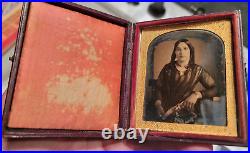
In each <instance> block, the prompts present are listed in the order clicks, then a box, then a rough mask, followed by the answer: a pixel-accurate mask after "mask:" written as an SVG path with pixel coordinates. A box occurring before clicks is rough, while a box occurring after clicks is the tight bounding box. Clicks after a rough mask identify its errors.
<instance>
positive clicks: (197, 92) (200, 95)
mask: <svg viewBox="0 0 250 153" xmlns="http://www.w3.org/2000/svg"><path fill="white" fill-rule="evenodd" d="M193 93H194V95H195V96H196V98H197V99H201V98H202V94H201V92H199V91H194V92H193Z"/></svg>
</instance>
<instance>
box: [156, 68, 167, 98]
mask: <svg viewBox="0 0 250 153" xmlns="http://www.w3.org/2000/svg"><path fill="white" fill-rule="evenodd" d="M164 77H165V68H163V69H162V70H161V72H160V74H159V76H158V79H157V81H156V100H161V101H162V87H163V82H164Z"/></svg>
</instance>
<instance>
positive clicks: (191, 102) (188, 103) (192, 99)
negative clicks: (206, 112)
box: [184, 92, 202, 111]
mask: <svg viewBox="0 0 250 153" xmlns="http://www.w3.org/2000/svg"><path fill="white" fill-rule="evenodd" d="M200 98H202V95H201V93H200V92H194V93H192V94H191V95H190V96H189V97H188V98H187V99H185V103H184V105H185V107H186V108H187V109H189V110H190V111H194V106H195V104H196V102H197V100H198V99H200Z"/></svg>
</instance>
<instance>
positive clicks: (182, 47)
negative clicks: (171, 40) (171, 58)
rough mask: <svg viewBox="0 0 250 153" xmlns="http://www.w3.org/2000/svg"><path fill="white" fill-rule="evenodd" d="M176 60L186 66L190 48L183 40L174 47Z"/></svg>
mask: <svg viewBox="0 0 250 153" xmlns="http://www.w3.org/2000/svg"><path fill="white" fill-rule="evenodd" d="M175 55H176V61H177V63H178V64H179V65H180V66H186V65H187V64H188V62H189V59H190V49H189V47H188V45H187V44H186V43H185V42H181V43H179V44H178V46H177V47H176V49H175Z"/></svg>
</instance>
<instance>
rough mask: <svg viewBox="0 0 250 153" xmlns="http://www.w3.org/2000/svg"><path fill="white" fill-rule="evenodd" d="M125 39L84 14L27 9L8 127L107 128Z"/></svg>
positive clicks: (42, 6) (114, 111) (114, 113)
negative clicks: (26, 19) (27, 13)
mask: <svg viewBox="0 0 250 153" xmlns="http://www.w3.org/2000/svg"><path fill="white" fill-rule="evenodd" d="M50 14H53V15H50ZM103 29H109V30H103ZM124 34H125V28H124V27H121V26H118V25H115V24H112V23H108V22H106V21H102V20H99V19H96V18H94V17H91V16H88V15H84V14H80V13H78V12H74V11H71V10H67V9H64V8H61V7H58V6H54V5H51V4H47V3H32V4H30V10H29V16H28V21H27V27H26V32H25V39H24V43H23V48H22V55H21V58H20V65H19V70H18V75H17V80H16V86H15V93H14V95H13V101H12V107H11V111H10V117H9V122H8V127H11V128H33V129H34V128H39V129H71V130H101V129H103V128H105V127H108V128H111V129H112V128H113V125H114V124H118V122H119V102H120V88H121V75H122V59H123V47H124V46H123V45H124Z"/></svg>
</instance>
